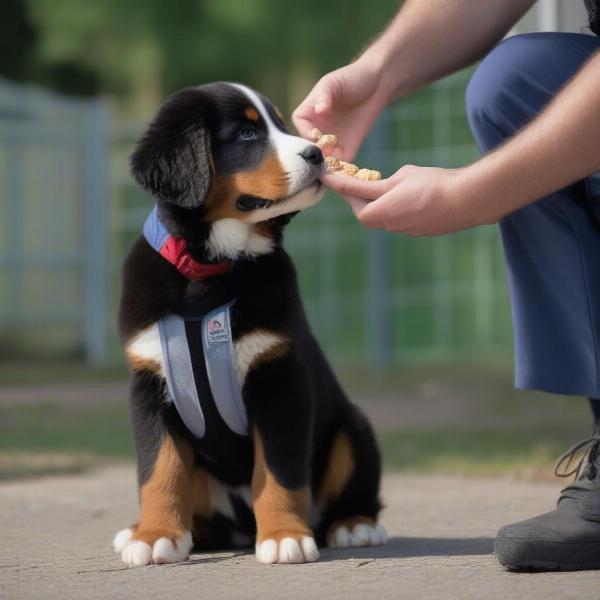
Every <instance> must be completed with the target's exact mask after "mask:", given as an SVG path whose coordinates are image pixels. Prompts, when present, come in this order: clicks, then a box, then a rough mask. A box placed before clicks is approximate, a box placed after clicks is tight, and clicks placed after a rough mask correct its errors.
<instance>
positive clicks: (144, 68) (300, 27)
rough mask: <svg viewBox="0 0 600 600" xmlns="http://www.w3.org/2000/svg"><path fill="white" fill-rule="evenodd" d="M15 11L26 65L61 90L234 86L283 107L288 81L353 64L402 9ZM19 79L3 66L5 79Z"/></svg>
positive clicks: (234, 4) (389, 1)
mask: <svg viewBox="0 0 600 600" xmlns="http://www.w3.org/2000/svg"><path fill="white" fill-rule="evenodd" d="M9 7H10V8H11V9H12V11H9V15H8V17H9V18H8V21H7V20H6V19H3V22H4V23H10V22H11V20H12V21H13V23H12V24H11V25H9V26H8V29H10V28H11V26H13V28H14V24H15V23H16V24H18V25H19V26H20V29H17V32H15V36H13V37H14V38H15V40H16V42H15V44H14V47H15V48H17V47H19V44H20V46H21V47H25V48H27V49H29V50H30V51H31V52H32V53H33V64H32V65H29V66H28V67H27V68H25V66H23V68H24V69H25V71H26V72H27V73H28V74H29V77H30V78H31V79H35V80H37V81H42V82H43V83H46V84H50V85H51V86H52V87H55V88H57V89H59V90H61V91H68V92H73V91H79V92H81V93H98V92H109V93H115V94H118V95H121V96H122V97H127V96H128V95H130V94H132V93H133V92H134V91H135V90H138V91H139V89H140V88H141V89H143V88H145V87H148V86H150V87H153V86H154V87H156V86H157V87H158V91H159V93H161V94H164V93H168V92H170V91H173V90H175V89H177V88H180V87H183V86H186V85H193V84H197V83H199V82H202V81H210V80H215V79H231V80H241V81H244V82H246V83H248V84H250V85H255V86H257V87H260V88H261V89H262V90H264V91H265V92H266V93H267V94H269V95H271V96H273V97H274V98H275V99H276V100H277V101H278V102H279V103H281V104H282V105H284V106H287V102H288V97H287V96H288V92H289V88H290V85H292V84H291V79H293V78H297V77H299V76H301V74H303V73H307V72H309V73H310V75H311V76H313V77H314V76H318V75H319V74H321V73H323V72H325V71H327V70H330V69H332V68H334V67H336V66H339V65H341V64H343V63H345V62H347V61H349V60H350V59H351V58H352V57H353V56H354V55H355V54H356V53H357V52H359V51H360V49H361V48H362V47H363V46H364V45H365V44H366V43H367V41H368V40H369V39H370V38H371V37H372V36H373V35H375V34H376V33H377V32H378V31H380V30H381V29H382V28H383V27H384V26H385V23H386V22H387V21H388V20H389V18H390V17H391V16H392V15H393V14H394V13H395V11H396V10H397V9H398V2H397V0H379V2H377V3H368V2H360V3H354V2H352V3H351V2H348V1H345V0H334V1H330V2H322V1H320V0H304V2H297V1H295V0H252V1H248V0H174V1H173V2H169V3H166V2H164V1H163V0H127V2H123V1H122V0H101V1H95V0H60V2H56V0H10V1H9ZM25 30H26V33H27V34H25V33H19V31H21V32H23V31H25ZM21 55H22V56H26V55H27V52H19V54H18V55H16V56H15V57H14V58H15V59H16V58H18V56H21ZM13 62H14V64H16V65H19V61H18V60H15V61H13ZM4 63H6V64H4ZM13 73H14V69H13V71H12V73H11V70H10V64H9V63H8V62H7V61H3V62H2V63H0V74H5V75H9V76H13ZM69 74H70V75H71V76H70V77H69V76H68V75H69Z"/></svg>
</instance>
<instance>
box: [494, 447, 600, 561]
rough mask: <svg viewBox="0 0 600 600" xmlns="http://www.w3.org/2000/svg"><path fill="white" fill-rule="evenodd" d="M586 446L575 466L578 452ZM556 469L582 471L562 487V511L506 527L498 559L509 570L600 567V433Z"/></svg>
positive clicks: (566, 472)
mask: <svg viewBox="0 0 600 600" xmlns="http://www.w3.org/2000/svg"><path fill="white" fill-rule="evenodd" d="M586 448H587V452H586V453H585V454H584V456H583V458H582V459H581V461H580V462H579V464H578V465H577V466H576V467H575V468H573V469H571V470H570V469H569V467H570V465H571V463H572V462H573V460H574V458H575V456H576V455H577V454H578V453H579V452H581V451H583V450H584V449H586ZM561 468H562V469H563V471H562V472H561V471H560V469H561ZM555 473H556V474H557V475H558V476H559V477H569V476H571V475H576V477H575V481H574V482H573V483H572V484H571V485H570V486H568V487H566V488H565V489H564V490H562V492H561V495H560V498H559V500H558V504H557V507H556V510H553V511H551V512H547V513H545V514H543V515H540V516H538V517H534V518H533V519H528V520H526V521H520V522H519V523H514V524H512V525H506V526H504V527H502V529H500V531H499V532H498V535H497V536H496V557H497V558H498V560H499V561H500V564H501V565H503V566H505V567H507V568H508V569H511V570H528V571H579V570H582V569H600V437H599V436H598V435H594V437H591V438H589V439H587V440H584V441H583V442H580V443H579V444H577V445H575V446H573V448H571V449H570V450H568V451H567V452H565V454H563V456H562V457H561V458H560V460H559V461H558V464H557V466H556V469H555Z"/></svg>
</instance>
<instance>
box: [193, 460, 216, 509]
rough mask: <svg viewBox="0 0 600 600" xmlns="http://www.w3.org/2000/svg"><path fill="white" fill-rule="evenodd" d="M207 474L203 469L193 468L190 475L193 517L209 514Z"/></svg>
mask: <svg viewBox="0 0 600 600" xmlns="http://www.w3.org/2000/svg"><path fill="white" fill-rule="evenodd" d="M208 477H209V475H208V474H207V473H206V471H204V470H203V469H198V468H195V469H194V472H193V475H192V495H193V513H194V517H203V518H207V517H209V516H210V515H211V513H212V511H211V508H210V496H209V491H208Z"/></svg>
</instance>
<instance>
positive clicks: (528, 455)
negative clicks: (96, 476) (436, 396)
mask: <svg viewBox="0 0 600 600" xmlns="http://www.w3.org/2000/svg"><path fill="white" fill-rule="evenodd" d="M378 437H379V441H380V444H381V448H382V453H383V457H384V465H385V468H386V470H388V471H418V472H445V473H459V474H467V475H486V474H500V473H507V472H515V471H526V472H528V473H529V472H532V471H534V472H536V473H537V472H542V471H545V472H546V473H548V474H549V473H550V468H549V467H550V464H551V463H552V462H553V460H555V459H556V457H557V456H558V454H560V452H561V451H562V450H564V448H565V447H566V446H568V445H569V443H570V442H572V437H570V432H568V431H567V432H565V431H562V430H560V429H556V428H554V429H548V428H540V427H538V426H535V427H514V428H510V429H497V428H490V427H483V428H481V427H479V428H465V427H444V428H441V427H437V428H435V429H427V430H422V429H414V428H411V429H404V428H395V429H392V430H387V429H386V430H382V431H379V432H378ZM132 459H133V448H132V443H131V436H130V431H129V423H128V415H127V407H126V405H125V404H124V403H123V404H114V403H112V404H110V403H109V404H106V405H102V406H98V405H93V406H86V405H83V406H72V405H63V404H61V403H58V402H43V403H41V404H38V405H27V406H20V405H0V479H9V478H17V477H31V476H39V475H47V474H55V473H73V472H81V471H84V470H86V469H88V468H90V467H93V466H97V465H98V464H103V463H106V462H109V461H115V460H132Z"/></svg>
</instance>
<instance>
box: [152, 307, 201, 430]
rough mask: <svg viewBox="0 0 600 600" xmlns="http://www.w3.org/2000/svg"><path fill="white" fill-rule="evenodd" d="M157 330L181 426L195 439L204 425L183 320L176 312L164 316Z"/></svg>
mask: <svg viewBox="0 0 600 600" xmlns="http://www.w3.org/2000/svg"><path fill="white" fill-rule="evenodd" d="M158 331H159V333H160V345H161V349H162V353H163V359H164V361H163V362H164V368H165V378H166V380H167V387H168V389H169V392H170V394H171V398H172V399H173V402H174V403H175V407H176V408H177V411H178V412H179V416H180V417H181V420H182V421H183V422H184V424H185V426H186V427H187V428H188V429H189V430H190V431H191V432H192V433H193V434H194V435H195V436H196V437H197V438H202V437H204V432H205V431H206V424H205V422H204V414H203V413H202V406H201V405H200V399H199V398H198V391H197V389H196V383H195V381H194V369H193V367H192V361H191V360H190V351H189V348H188V341H187V337H186V334H185V322H184V320H183V319H182V318H181V317H179V316H178V315H167V316H166V317H163V318H162V319H160V320H159V322H158Z"/></svg>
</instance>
